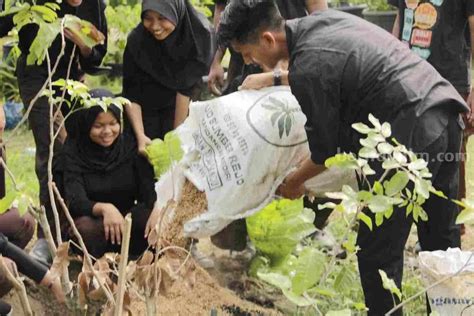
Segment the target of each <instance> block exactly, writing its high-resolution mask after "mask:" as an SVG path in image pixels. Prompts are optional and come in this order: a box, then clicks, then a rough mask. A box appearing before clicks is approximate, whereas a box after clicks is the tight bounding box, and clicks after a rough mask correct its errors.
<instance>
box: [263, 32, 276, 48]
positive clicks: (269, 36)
mask: <svg viewBox="0 0 474 316" xmlns="http://www.w3.org/2000/svg"><path fill="white" fill-rule="evenodd" d="M260 41H262V42H263V43H265V46H266V47H268V48H270V47H273V46H274V45H275V43H276V39H275V34H273V33H272V32H269V31H266V32H263V33H262V34H261V35H260Z"/></svg>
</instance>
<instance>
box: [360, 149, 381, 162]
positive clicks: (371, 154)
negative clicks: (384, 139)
mask: <svg viewBox="0 0 474 316" xmlns="http://www.w3.org/2000/svg"><path fill="white" fill-rule="evenodd" d="M359 156H360V157H362V158H368V159H376V158H378V157H379V154H378V153H377V150H375V148H369V147H362V148H361V149H360V150H359Z"/></svg>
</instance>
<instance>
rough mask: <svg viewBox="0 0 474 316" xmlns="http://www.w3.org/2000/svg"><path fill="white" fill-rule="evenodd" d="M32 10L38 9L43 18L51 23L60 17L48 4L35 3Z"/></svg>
mask: <svg viewBox="0 0 474 316" xmlns="http://www.w3.org/2000/svg"><path fill="white" fill-rule="evenodd" d="M31 10H32V11H36V12H38V13H39V14H41V15H42V17H43V19H44V20H45V21H46V22H48V23H51V22H53V21H54V20H56V19H57V18H58V15H57V14H56V12H54V10H52V9H51V8H49V7H47V6H43V5H33V6H32V7H31Z"/></svg>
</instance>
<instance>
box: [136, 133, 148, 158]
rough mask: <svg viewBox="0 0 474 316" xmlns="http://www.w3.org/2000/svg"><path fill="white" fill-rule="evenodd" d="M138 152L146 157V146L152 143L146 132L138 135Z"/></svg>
mask: <svg viewBox="0 0 474 316" xmlns="http://www.w3.org/2000/svg"><path fill="white" fill-rule="evenodd" d="M137 143H138V153H139V154H140V155H142V156H145V157H146V146H148V145H150V144H151V139H150V138H149V137H148V136H146V135H145V134H143V135H140V136H139V137H137Z"/></svg>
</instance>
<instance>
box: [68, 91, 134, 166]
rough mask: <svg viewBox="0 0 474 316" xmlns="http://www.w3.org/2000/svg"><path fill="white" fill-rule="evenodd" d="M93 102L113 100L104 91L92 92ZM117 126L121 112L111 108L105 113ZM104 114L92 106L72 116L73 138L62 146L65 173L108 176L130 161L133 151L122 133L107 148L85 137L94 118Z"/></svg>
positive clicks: (99, 108)
mask: <svg viewBox="0 0 474 316" xmlns="http://www.w3.org/2000/svg"><path fill="white" fill-rule="evenodd" d="M90 94H91V95H92V96H93V97H94V98H102V97H113V94H112V93H111V92H109V91H107V90H101V89H97V90H92V91H91V92H90ZM107 111H108V112H110V113H112V114H113V115H114V116H115V118H116V119H117V120H118V121H119V122H121V118H122V111H121V110H120V109H119V108H118V107H117V106H115V105H111V106H109V107H108V109H107ZM102 112H104V110H103V109H102V107H100V106H92V107H90V108H87V109H83V110H79V112H77V113H76V115H77V116H76V118H75V119H76V120H77V121H76V124H75V126H76V129H77V130H76V131H75V135H76V136H75V137H74V138H71V137H68V138H67V139H66V142H65V144H64V151H63V153H64V155H65V166H64V168H65V170H66V171H70V172H77V173H95V172H108V171H110V170H113V169H115V168H116V167H117V166H119V165H121V164H122V163H124V162H126V161H128V160H130V159H132V158H134V156H135V154H136V152H137V147H136V143H135V141H134V139H133V138H132V137H131V136H129V135H128V134H126V133H120V135H119V136H118V137H117V139H116V140H115V141H114V143H113V144H112V145H110V146H109V147H103V146H100V145H98V144H96V143H94V142H93V141H92V140H91V139H90V137H89V133H90V130H91V128H92V125H93V124H94V121H95V119H96V118H97V116H98V115H99V114H100V113H102Z"/></svg>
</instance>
